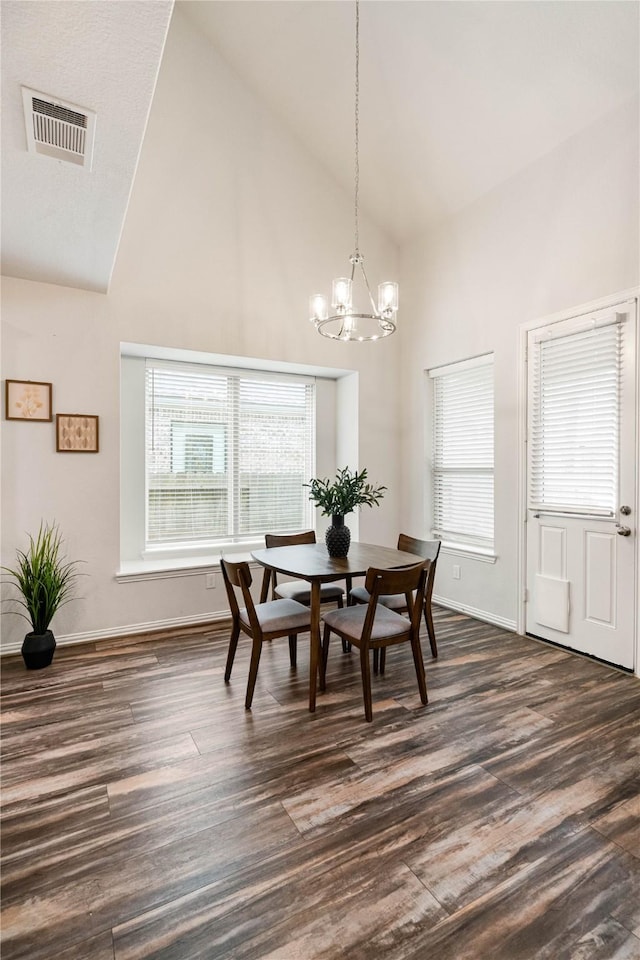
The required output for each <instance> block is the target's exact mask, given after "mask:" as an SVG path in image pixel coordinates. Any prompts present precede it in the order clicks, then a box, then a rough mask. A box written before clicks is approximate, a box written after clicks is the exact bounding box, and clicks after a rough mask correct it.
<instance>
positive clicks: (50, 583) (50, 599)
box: [2, 522, 79, 670]
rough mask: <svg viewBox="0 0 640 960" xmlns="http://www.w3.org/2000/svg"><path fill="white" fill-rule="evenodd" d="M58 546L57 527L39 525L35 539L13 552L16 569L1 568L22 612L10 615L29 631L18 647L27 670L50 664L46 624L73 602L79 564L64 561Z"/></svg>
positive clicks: (51, 638) (51, 645) (50, 645)
mask: <svg viewBox="0 0 640 960" xmlns="http://www.w3.org/2000/svg"><path fill="white" fill-rule="evenodd" d="M62 544H63V540H62V536H61V534H60V531H59V529H58V527H57V525H56V524H55V523H54V524H47V523H44V522H43V523H41V524H40V529H39V531H38V534H37V536H36V537H35V538H34V537H32V536H29V546H28V547H27V549H26V550H17V551H16V560H17V562H16V566H15V567H2V570H3V571H4V573H5V574H7V575H8V578H9V580H8V582H9V583H11V584H12V585H13V587H14V588H15V589H16V590H17V591H18V594H19V597H17V598H16V597H11V598H9V602H12V603H15V604H17V605H18V606H19V607H21V608H22V609H20V610H15V611H13V612H14V613H17V614H18V615H19V616H21V617H24V619H25V620H27V621H28V622H29V623H30V624H31V628H32V629H31V631H30V632H29V633H28V634H27V635H26V636H25V638H24V642H23V644H22V657H23V659H24V663H25V666H26V668H27V670H39V669H41V668H42V667H48V666H49V664H50V663H51V661H52V660H53V654H54V651H55V648H56V640H55V637H54V635H53V633H52V631H51V630H50V629H49V624H50V623H51V621H52V619H53V617H54V614H55V613H56V611H58V610H59V609H60V607H62V606H64V604H65V603H69V601H70V600H73V599H74V596H73V594H74V591H75V587H76V583H77V580H78V576H79V573H78V570H77V567H78V562H79V561H77V560H67V559H66V557H65V556H64V553H63V549H62Z"/></svg>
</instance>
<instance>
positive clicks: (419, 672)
mask: <svg viewBox="0 0 640 960" xmlns="http://www.w3.org/2000/svg"><path fill="white" fill-rule="evenodd" d="M411 651H412V653H413V662H414V664H415V668H416V676H417V678H418V689H419V690H420V699H421V700H422V702H423V703H428V702H429V700H428V697H427V678H426V677H425V674H424V661H423V659H422V647H421V646H420V637H419V635H418V633H417V631H416V634H415V636H413V637H412V638H411Z"/></svg>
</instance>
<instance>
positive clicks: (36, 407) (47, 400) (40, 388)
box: [4, 380, 53, 423]
mask: <svg viewBox="0 0 640 960" xmlns="http://www.w3.org/2000/svg"><path fill="white" fill-rule="evenodd" d="M4 398H5V405H4V415H5V418H6V419H7V420H26V421H27V422H28V423H38V422H41V423H42V422H43V421H44V422H47V423H51V421H52V420H53V412H52V404H51V384H50V383H42V382H41V381H40V380H5V395H4Z"/></svg>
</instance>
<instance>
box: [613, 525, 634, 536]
mask: <svg viewBox="0 0 640 960" xmlns="http://www.w3.org/2000/svg"><path fill="white" fill-rule="evenodd" d="M616 533H617V534H618V536H620V537H630V536H631V527H623V526H621V525H620V524H619V523H616Z"/></svg>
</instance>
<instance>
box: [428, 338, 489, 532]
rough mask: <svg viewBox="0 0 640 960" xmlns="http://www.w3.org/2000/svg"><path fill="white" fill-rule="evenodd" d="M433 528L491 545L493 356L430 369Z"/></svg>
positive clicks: (436, 530)
mask: <svg viewBox="0 0 640 960" xmlns="http://www.w3.org/2000/svg"><path fill="white" fill-rule="evenodd" d="M430 377H432V378H433V384H434V391H433V397H434V405H433V409H434V445H433V510H434V533H435V535H436V536H438V537H441V538H442V539H443V540H451V541H454V542H460V543H466V544H475V545H477V546H479V547H483V548H492V547H493V357H492V356H487V357H479V358H477V359H476V360H473V361H466V362H464V363H461V364H454V365H452V366H450V367H447V368H444V369H441V370H435V371H431V373H430Z"/></svg>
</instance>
